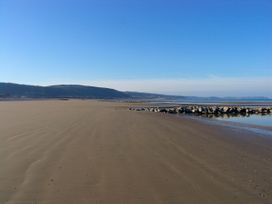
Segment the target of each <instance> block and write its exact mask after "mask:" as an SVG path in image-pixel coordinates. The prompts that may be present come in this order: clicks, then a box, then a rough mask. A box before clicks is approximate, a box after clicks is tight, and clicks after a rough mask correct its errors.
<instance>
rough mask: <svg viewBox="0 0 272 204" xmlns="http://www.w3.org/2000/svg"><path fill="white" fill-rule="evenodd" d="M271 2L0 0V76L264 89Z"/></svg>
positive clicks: (271, 63)
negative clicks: (251, 85)
mask: <svg viewBox="0 0 272 204" xmlns="http://www.w3.org/2000/svg"><path fill="white" fill-rule="evenodd" d="M271 11H272V1H271V0H205V1H203V0H190V1H189V0H179V1H178V0H177V1H171V0H165V1H160V0H0V81H4V82H8V81H9V82H17V83H27V84H41V85H45V84H56V83H57V84H60V83H82V84H89V85H100V86H110V87H113V88H117V89H121V90H138V91H152V92H160V93H176V94H187V95H196V94H197V95H267V96H272V91H271V90H272V82H271V81H272V80H271V79H272V12H271ZM222 81H223V82H224V85H222V84H221V88H222V91H221V92H220V90H216V89H215V88H214V87H215V86H219V87H220V82H222ZM252 83H255V84H254V86H253V87H250V86H249V84H252ZM162 84H163V85H162ZM238 85H239V86H241V87H242V88H240V89H239V88H238V87H237V86H238ZM243 86H244V87H243ZM267 87H270V89H268V88H267ZM201 88H202V89H201ZM204 88H205V90H204ZM253 88H254V89H253ZM265 88H266V89H265ZM197 90H198V91H197ZM224 91H225V92H224ZM232 93H233V94H232Z"/></svg>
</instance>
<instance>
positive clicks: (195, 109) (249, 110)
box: [129, 105, 272, 116]
mask: <svg viewBox="0 0 272 204" xmlns="http://www.w3.org/2000/svg"><path fill="white" fill-rule="evenodd" d="M129 110H133V111H149V112H161V113H170V114H177V113H179V114H194V115H215V116H217V115H218V116H219V115H224V114H228V115H250V114H272V107H245V106H209V105H207V106H206V105H184V106H175V107H163V106H162V107H137V108H129Z"/></svg>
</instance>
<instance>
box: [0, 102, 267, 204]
mask: <svg viewBox="0 0 272 204" xmlns="http://www.w3.org/2000/svg"><path fill="white" fill-rule="evenodd" d="M127 106H128V104H124V103H113V102H97V101H76V100H74V101H25V102H0V131H1V132H0V203H1V204H2V203H8V204H32V203H33V204H34V203H38V204H78V203H80V204H92V203H106V204H130V203H132V204H153V203H154V204H158V203H163V204H181V203H185V204H196V203H201V204H202V203H204V204H205V203H207V204H211V203H216V204H221V203H226V204H230V203H231V204H236V203H247V204H251V203H252V204H256V203H272V138H270V137H263V136H260V135H254V133H249V132H247V131H242V130H239V129H235V128H234V129H231V128H224V127H222V126H217V125H215V124H207V123H202V122H201V121H199V120H193V119H190V118H186V117H185V118H182V117H181V118H180V117H174V116H171V115H167V114H159V113H150V112H134V111H128V110H127V108H126V107H127Z"/></svg>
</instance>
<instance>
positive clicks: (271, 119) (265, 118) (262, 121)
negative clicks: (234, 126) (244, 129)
mask: <svg viewBox="0 0 272 204" xmlns="http://www.w3.org/2000/svg"><path fill="white" fill-rule="evenodd" d="M216 119H217V120H223V121H230V122H238V123H244V124H251V125H262V126H272V114H269V115H250V116H236V117H217V118H216Z"/></svg>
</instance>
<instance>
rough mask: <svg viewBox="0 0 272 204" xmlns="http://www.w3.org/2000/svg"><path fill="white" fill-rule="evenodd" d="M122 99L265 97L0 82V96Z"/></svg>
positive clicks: (248, 98) (203, 100)
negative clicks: (147, 91) (198, 95)
mask: <svg viewBox="0 0 272 204" xmlns="http://www.w3.org/2000/svg"><path fill="white" fill-rule="evenodd" d="M54 98H56V99H57V98H59V99H63V98H68V99H69V98H78V99H124V100H135V101H153V102H183V103H186V102H188V103H191V102H206V103H213V102H239V101H241V102H243V101H247V102H254V101H267V102H271V101H272V99H270V98H267V97H197V96H174V95H164V94H154V93H142V92H129V91H128V92H121V91H117V90H114V89H110V88H101V87H93V86H82V85H54V86H32V85H22V84H14V83H0V99H2V100H3V99H54Z"/></svg>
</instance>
